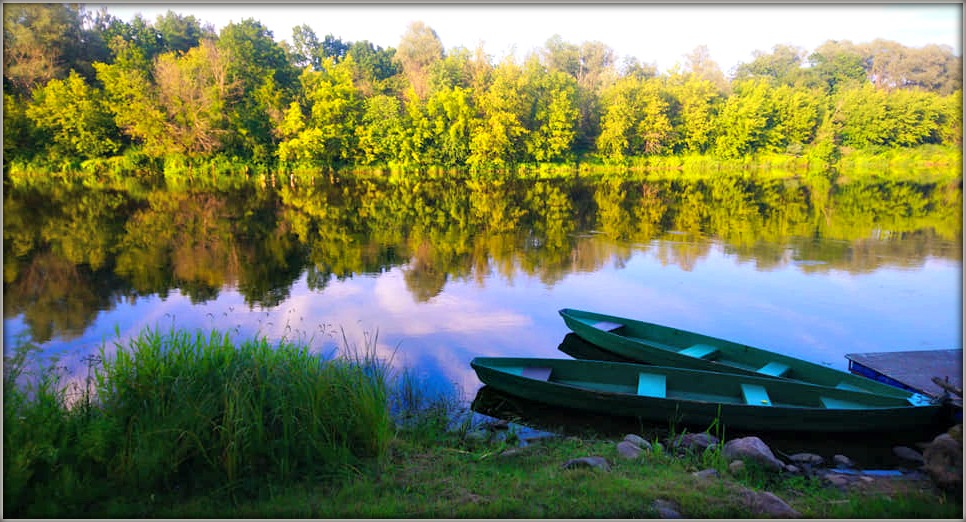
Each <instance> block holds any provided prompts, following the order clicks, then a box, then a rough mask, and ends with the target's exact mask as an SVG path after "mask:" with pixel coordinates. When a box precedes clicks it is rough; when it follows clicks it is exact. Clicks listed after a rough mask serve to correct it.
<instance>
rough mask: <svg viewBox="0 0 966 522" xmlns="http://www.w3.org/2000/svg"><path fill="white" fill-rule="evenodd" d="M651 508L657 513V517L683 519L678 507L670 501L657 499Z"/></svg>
mask: <svg viewBox="0 0 966 522" xmlns="http://www.w3.org/2000/svg"><path fill="white" fill-rule="evenodd" d="M651 507H652V508H654V510H655V511H657V516H659V517H661V518H683V517H682V516H681V513H680V512H679V511H678V510H679V509H680V508H679V507H678V505H677V504H675V503H674V502H671V501H670V500H663V499H660V498H659V499H657V500H655V501H654V503H652V504H651Z"/></svg>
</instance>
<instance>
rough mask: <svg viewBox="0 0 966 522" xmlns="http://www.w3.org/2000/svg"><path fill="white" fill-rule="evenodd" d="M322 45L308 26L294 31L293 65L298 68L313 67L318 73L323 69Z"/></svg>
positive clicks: (299, 27)
mask: <svg viewBox="0 0 966 522" xmlns="http://www.w3.org/2000/svg"><path fill="white" fill-rule="evenodd" d="M321 50H322V43H321V42H319V37H318V36H316V35H315V31H313V30H312V28H311V27H309V26H308V24H302V25H298V26H295V27H294V28H293V29H292V64H293V65H295V66H296V67H299V68H303V67H311V68H312V70H314V71H318V70H319V69H321V68H322V52H321Z"/></svg>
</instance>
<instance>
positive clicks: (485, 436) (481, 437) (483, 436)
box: [463, 430, 490, 442]
mask: <svg viewBox="0 0 966 522" xmlns="http://www.w3.org/2000/svg"><path fill="white" fill-rule="evenodd" d="M463 439H464V440H466V441H467V442H486V441H488V440H490V432H488V431H486V430H473V431H470V432H467V433H466V435H464V436H463Z"/></svg>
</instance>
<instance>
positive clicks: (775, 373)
mask: <svg viewBox="0 0 966 522" xmlns="http://www.w3.org/2000/svg"><path fill="white" fill-rule="evenodd" d="M789 370H791V368H789V367H788V365H787V364H782V363H780V362H776V361H772V362H770V363H768V364H766V365H764V366H762V367H761V368H758V373H761V374H764V375H770V376H772V377H782V376H784V375H785V374H786V373H788V371H789Z"/></svg>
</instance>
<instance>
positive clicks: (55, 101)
mask: <svg viewBox="0 0 966 522" xmlns="http://www.w3.org/2000/svg"><path fill="white" fill-rule="evenodd" d="M27 116H29V117H30V119H32V120H33V121H34V122H35V123H36V124H37V126H38V127H40V128H42V129H45V130H47V131H48V132H49V133H50V136H51V139H52V141H53V144H54V145H55V147H56V148H57V149H58V151H57V152H58V153H59V155H60V156H61V157H64V158H70V157H81V158H94V157H99V156H107V155H110V154H113V153H114V152H116V151H117V150H118V148H119V147H120V140H119V134H118V132H117V127H116V126H115V125H114V120H113V118H112V117H111V113H110V112H109V111H108V109H107V106H106V104H105V103H104V101H103V95H102V93H101V92H100V91H99V90H97V89H93V88H91V87H90V86H89V85H87V82H85V81H84V79H83V78H81V77H80V76H79V75H78V74H77V73H76V72H73V71H71V73H70V74H69V75H68V76H67V78H66V79H64V80H57V79H54V80H51V81H49V82H47V85H45V86H43V87H42V88H39V89H37V91H35V93H34V100H33V103H31V105H30V107H28V109H27Z"/></svg>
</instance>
